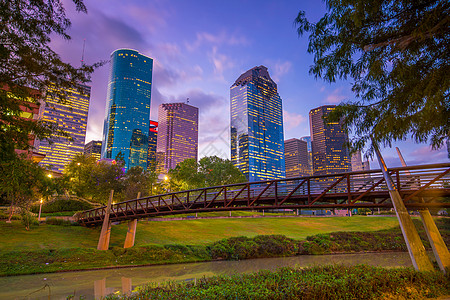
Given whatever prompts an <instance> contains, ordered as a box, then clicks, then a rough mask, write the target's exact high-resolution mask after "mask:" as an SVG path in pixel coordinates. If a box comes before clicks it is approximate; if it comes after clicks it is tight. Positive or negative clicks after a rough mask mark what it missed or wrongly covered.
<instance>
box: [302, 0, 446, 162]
mask: <svg viewBox="0 0 450 300" xmlns="http://www.w3.org/2000/svg"><path fill="white" fill-rule="evenodd" d="M325 3H326V6H327V10H328V11H327V13H326V14H325V15H324V16H323V17H322V18H320V20H318V21H317V22H311V21H309V20H308V19H307V18H306V16H305V12H303V11H301V12H300V13H299V14H298V16H297V18H296V20H295V23H296V25H297V26H298V27H297V30H298V34H299V35H303V34H309V46H308V52H309V53H311V54H313V55H314V64H313V65H312V66H311V68H310V73H311V74H312V75H314V76H315V77H316V78H321V79H323V80H325V81H327V82H330V83H331V82H335V81H337V80H347V79H351V81H352V90H353V92H354V96H355V99H347V100H346V101H344V102H343V103H341V104H340V105H339V106H337V108H336V109H335V110H334V111H333V112H332V113H331V114H330V118H329V121H330V122H333V121H336V120H341V122H342V123H343V125H344V127H345V128H346V129H347V130H349V131H351V132H353V133H354V135H353V139H352V140H351V144H352V146H353V147H354V148H355V149H362V148H364V146H365V145H366V144H367V145H368V146H369V151H368V153H369V154H370V153H372V151H373V147H372V146H371V145H372V143H375V144H383V145H389V146H390V145H391V142H393V141H398V140H404V139H406V138H409V137H412V139H413V140H414V141H416V142H418V143H425V142H429V143H430V144H431V146H432V147H433V148H435V149H436V148H439V147H441V146H442V145H443V144H444V142H445V141H446V140H447V141H448V140H449V139H450V123H449V121H448V120H449V115H450V98H449V96H450V93H449V91H450V72H449V70H450V65H449V62H450V51H448V45H449V43H450V30H449V26H450V19H449V17H448V16H449V15H450V2H449V1H447V0H431V1H424V0H412V1H411V0H407V1H397V0H371V1H361V0H347V1H340V0H325ZM449 155H450V153H449Z"/></svg>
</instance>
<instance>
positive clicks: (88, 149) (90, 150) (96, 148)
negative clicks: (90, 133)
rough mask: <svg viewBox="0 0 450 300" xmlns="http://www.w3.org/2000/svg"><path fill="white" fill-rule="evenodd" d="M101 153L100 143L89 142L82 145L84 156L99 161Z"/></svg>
mask: <svg viewBox="0 0 450 300" xmlns="http://www.w3.org/2000/svg"><path fill="white" fill-rule="evenodd" d="M101 152H102V141H90V142H89V143H87V144H86V145H84V155H85V156H87V157H94V158H95V160H99V159H100V156H101Z"/></svg>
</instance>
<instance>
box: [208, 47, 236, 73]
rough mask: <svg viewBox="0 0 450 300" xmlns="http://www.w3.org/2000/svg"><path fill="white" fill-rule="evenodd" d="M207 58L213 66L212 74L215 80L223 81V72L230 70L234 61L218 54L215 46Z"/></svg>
mask: <svg viewBox="0 0 450 300" xmlns="http://www.w3.org/2000/svg"><path fill="white" fill-rule="evenodd" d="M209 57H210V60H211V62H212V63H213V66H214V74H215V75H216V76H217V78H219V79H221V80H225V79H224V76H223V73H224V71H225V70H227V69H232V68H233V67H234V66H235V63H234V61H233V60H232V59H231V58H230V57H228V56H226V55H225V54H221V53H219V52H218V50H217V47H216V46H214V47H213V49H212V51H211V52H210V53H209Z"/></svg>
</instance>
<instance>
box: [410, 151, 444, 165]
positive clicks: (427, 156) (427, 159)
mask: <svg viewBox="0 0 450 300" xmlns="http://www.w3.org/2000/svg"><path fill="white" fill-rule="evenodd" d="M408 158H409V162H407V164H408V165H423V164H431V163H440V162H448V153H447V148H446V147H442V148H441V149H438V150H432V149H431V146H422V147H420V148H418V149H416V150H414V151H412V152H411V153H410V154H409V155H408Z"/></svg>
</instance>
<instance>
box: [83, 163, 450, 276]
mask: <svg viewBox="0 0 450 300" xmlns="http://www.w3.org/2000/svg"><path fill="white" fill-rule="evenodd" d="M379 161H381V162H382V163H380V165H382V166H383V167H384V168H383V169H382V170H372V171H360V172H348V173H342V174H334V175H325V176H311V177H299V178H286V179H280V180H271V181H261V182H247V183H241V184H232V185H225V186H216V187H208V188H202V189H196V190H189V191H182V192H173V193H166V194H162V195H156V196H150V197H144V198H139V196H138V198H137V199H133V200H128V201H124V202H120V203H116V204H112V198H113V191H111V196H110V198H109V201H108V205H107V206H103V207H100V208H95V209H91V210H87V211H84V212H81V213H79V214H78V216H77V217H78V222H80V223H81V224H83V225H85V226H96V225H100V224H103V225H102V231H101V233H100V239H99V243H98V247H97V249H99V250H107V249H108V247H109V237H110V233H111V222H121V221H129V222H128V232H127V235H126V238H125V244H124V248H129V247H132V246H133V245H134V240H135V235H136V226H137V220H138V219H142V218H149V217H155V216H164V215H175V214H186V213H195V212H209V211H232V210H282V209H313V210H314V209H334V208H338V209H345V208H349V209H352V208H391V207H394V209H395V212H396V214H397V218H398V220H399V223H400V227H401V229H402V233H403V236H404V239H405V242H406V245H407V247H408V251H409V253H410V257H411V260H412V262H413V265H414V267H415V268H416V269H417V270H425V271H428V270H432V269H433V266H432V264H431V262H430V260H429V258H428V256H427V254H426V252H425V248H424V247H423V244H422V241H421V240H420V237H419V236H418V234H417V231H416V229H415V226H414V225H413V223H412V220H411V217H410V216H409V213H408V210H407V209H410V210H418V211H419V213H420V217H421V219H422V221H423V223H424V228H425V231H426V233H427V236H428V239H429V240H430V244H431V246H432V249H433V252H434V254H435V257H436V260H437V262H438V265H439V267H440V269H441V270H442V271H443V272H446V270H447V269H448V268H450V254H449V251H448V249H447V247H446V245H445V243H444V241H443V239H442V237H441V235H440V233H439V230H438V229H437V227H436V225H435V223H434V221H433V219H432V217H431V214H430V212H429V210H428V208H443V207H450V201H448V200H449V198H450V164H449V163H446V164H433V165H422V166H410V167H406V166H405V167H401V168H392V169H388V168H386V167H385V164H384V160H383V159H382V158H381V155H380V157H379Z"/></svg>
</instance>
